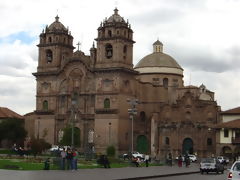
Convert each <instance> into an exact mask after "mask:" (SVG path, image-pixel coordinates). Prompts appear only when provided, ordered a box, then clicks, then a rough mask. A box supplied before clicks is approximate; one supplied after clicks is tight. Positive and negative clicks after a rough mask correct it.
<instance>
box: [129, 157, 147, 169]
mask: <svg viewBox="0 0 240 180" xmlns="http://www.w3.org/2000/svg"><path fill="white" fill-rule="evenodd" d="M149 161H150V157H149V155H145V157H144V162H145V166H146V167H148V165H149ZM132 163H133V164H135V166H136V167H139V165H140V163H141V160H140V158H138V157H134V156H132Z"/></svg>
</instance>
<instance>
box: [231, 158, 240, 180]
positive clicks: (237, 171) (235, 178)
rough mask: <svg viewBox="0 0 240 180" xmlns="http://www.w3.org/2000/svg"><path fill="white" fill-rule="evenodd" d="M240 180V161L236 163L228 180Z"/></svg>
mask: <svg viewBox="0 0 240 180" xmlns="http://www.w3.org/2000/svg"><path fill="white" fill-rule="evenodd" d="M239 179H240V161H235V162H234V163H233V165H232V167H231V168H230V170H229V173H228V180H239Z"/></svg>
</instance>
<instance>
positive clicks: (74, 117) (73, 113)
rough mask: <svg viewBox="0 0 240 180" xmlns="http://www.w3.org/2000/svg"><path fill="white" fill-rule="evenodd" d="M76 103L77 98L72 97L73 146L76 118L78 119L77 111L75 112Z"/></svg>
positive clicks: (72, 144)
mask: <svg viewBox="0 0 240 180" xmlns="http://www.w3.org/2000/svg"><path fill="white" fill-rule="evenodd" d="M75 105H76V99H75V98H73V99H72V119H71V120H72V123H71V125H72V138H71V140H72V141H71V146H72V148H74V121H75V119H76V113H75Z"/></svg>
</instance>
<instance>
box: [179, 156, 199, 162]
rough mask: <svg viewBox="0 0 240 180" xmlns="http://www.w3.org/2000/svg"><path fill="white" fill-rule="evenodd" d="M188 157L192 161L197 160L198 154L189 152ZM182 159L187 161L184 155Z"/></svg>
mask: <svg viewBox="0 0 240 180" xmlns="http://www.w3.org/2000/svg"><path fill="white" fill-rule="evenodd" d="M188 157H189V159H190V162H197V156H195V155H194V154H188ZM176 160H178V156H177V157H176ZM182 161H185V156H184V155H182Z"/></svg>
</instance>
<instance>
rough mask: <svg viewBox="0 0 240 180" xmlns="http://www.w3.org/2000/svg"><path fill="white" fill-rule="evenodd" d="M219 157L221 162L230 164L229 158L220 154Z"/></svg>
mask: <svg viewBox="0 0 240 180" xmlns="http://www.w3.org/2000/svg"><path fill="white" fill-rule="evenodd" d="M217 159H218V160H219V162H220V163H222V164H228V163H229V159H228V158H225V157H223V156H218V157H217Z"/></svg>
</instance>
